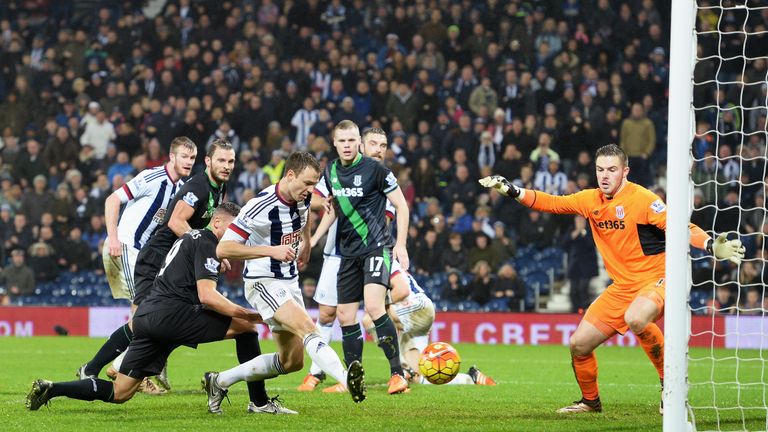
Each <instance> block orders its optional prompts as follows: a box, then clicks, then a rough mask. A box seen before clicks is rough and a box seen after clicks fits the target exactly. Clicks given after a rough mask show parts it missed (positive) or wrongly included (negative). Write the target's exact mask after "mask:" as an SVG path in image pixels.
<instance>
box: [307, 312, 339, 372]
mask: <svg viewBox="0 0 768 432" xmlns="http://www.w3.org/2000/svg"><path fill="white" fill-rule="evenodd" d="M317 330H318V334H319V335H320V338H321V339H322V340H323V342H325V343H326V345H327V344H329V343H330V342H331V336H332V335H333V323H330V324H320V322H318V323H317ZM309 373H311V374H312V375H320V374H321V373H323V370H322V369H320V366H318V365H317V363H315V362H314V361H313V362H312V365H310V366H309Z"/></svg>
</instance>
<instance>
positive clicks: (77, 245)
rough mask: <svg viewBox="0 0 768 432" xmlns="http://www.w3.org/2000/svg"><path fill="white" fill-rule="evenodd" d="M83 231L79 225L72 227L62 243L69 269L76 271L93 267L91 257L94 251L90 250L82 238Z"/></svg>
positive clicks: (93, 256)
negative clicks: (65, 249) (67, 258)
mask: <svg viewBox="0 0 768 432" xmlns="http://www.w3.org/2000/svg"><path fill="white" fill-rule="evenodd" d="M82 235H83V231H82V230H81V229H80V227H73V228H72V229H71V230H70V231H69V238H68V239H67V241H66V242H65V243H64V244H65V245H66V248H67V255H69V257H70V258H69V271H71V272H73V273H76V272H79V271H83V270H90V269H91V268H93V259H94V258H95V257H96V251H95V250H92V249H91V248H90V247H89V246H88V243H86V242H85V241H84V240H83V237H82Z"/></svg>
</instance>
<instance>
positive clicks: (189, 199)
mask: <svg viewBox="0 0 768 432" xmlns="http://www.w3.org/2000/svg"><path fill="white" fill-rule="evenodd" d="M226 193H227V185H226V183H224V184H222V185H221V186H218V185H216V184H214V183H213V182H211V181H210V179H208V174H207V172H206V171H203V172H200V173H197V174H195V175H194V176H192V177H191V178H190V179H189V180H188V181H187V182H186V183H185V184H184V186H182V187H181V189H179V191H178V192H177V193H176V196H175V197H174V198H173V201H172V202H171V205H170V206H169V207H168V210H167V211H166V212H165V219H163V223H162V225H160V228H158V230H157V233H156V234H155V235H153V236H152V237H151V238H150V239H149V241H148V242H147V247H150V248H152V249H154V250H155V251H157V252H158V253H159V254H161V255H165V254H166V253H168V250H169V249H170V248H171V246H172V245H173V243H174V242H175V241H176V239H177V238H178V237H176V234H174V232H173V230H171V229H170V228H168V220H169V219H170V217H171V215H172V214H173V209H175V208H176V204H177V203H178V202H179V201H184V202H185V203H187V204H188V205H189V206H190V207H192V208H194V209H195V211H194V213H192V217H191V218H189V220H188V221H187V223H189V226H190V228H192V229H203V228H205V227H206V226H208V222H210V221H211V217H212V216H213V212H214V211H216V208H217V207H218V206H219V205H220V204H221V203H223V202H224V196H225V195H226Z"/></svg>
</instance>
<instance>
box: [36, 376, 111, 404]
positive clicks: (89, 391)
mask: <svg viewBox="0 0 768 432" xmlns="http://www.w3.org/2000/svg"><path fill="white" fill-rule="evenodd" d="M49 395H50V396H51V397H52V398H54V397H58V396H66V397H68V398H72V399H79V400H84V401H92V400H100V401H104V402H112V400H113V399H114V398H115V388H114V384H113V383H112V382H111V381H107V380H103V379H99V378H93V377H91V378H87V379H83V380H77V381H67V382H58V383H53V385H52V386H51V390H50V392H49Z"/></svg>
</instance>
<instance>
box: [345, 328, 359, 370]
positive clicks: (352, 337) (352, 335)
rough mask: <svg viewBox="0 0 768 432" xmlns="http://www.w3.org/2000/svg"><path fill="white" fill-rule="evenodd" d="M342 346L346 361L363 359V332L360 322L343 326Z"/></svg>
mask: <svg viewBox="0 0 768 432" xmlns="http://www.w3.org/2000/svg"><path fill="white" fill-rule="evenodd" d="M341 347H342V349H344V363H346V364H347V366H349V364H350V363H352V362H353V361H355V360H357V361H360V362H361V361H363V332H362V331H360V324H352V325H349V326H342V327H341Z"/></svg>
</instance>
